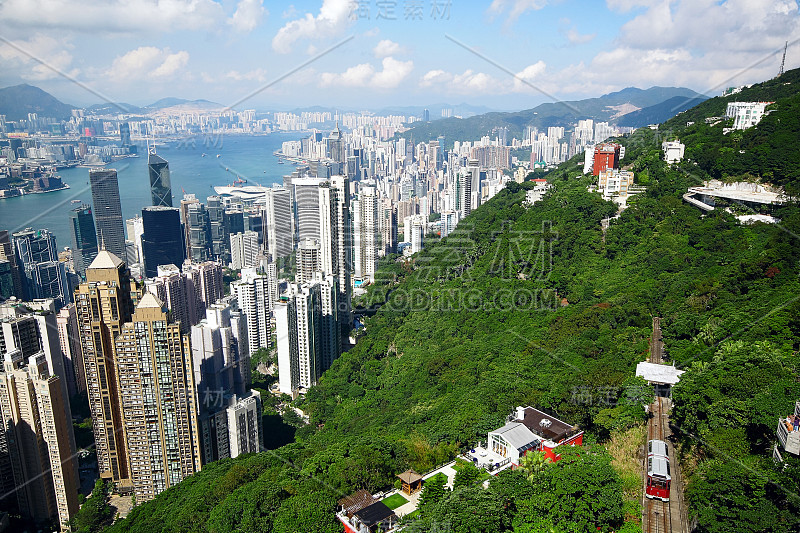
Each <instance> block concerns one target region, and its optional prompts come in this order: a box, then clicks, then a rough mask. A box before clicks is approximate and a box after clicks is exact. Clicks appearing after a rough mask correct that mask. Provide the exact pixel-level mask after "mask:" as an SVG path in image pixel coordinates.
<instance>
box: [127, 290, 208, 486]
mask: <svg viewBox="0 0 800 533" xmlns="http://www.w3.org/2000/svg"><path fill="white" fill-rule="evenodd" d="M115 355H116V363H117V368H118V369H119V375H118V379H119V402H120V406H121V412H122V420H123V425H124V428H125V433H124V443H125V447H126V451H127V455H128V461H129V465H130V478H131V482H132V484H133V489H134V493H135V495H136V501H137V502H145V501H149V500H151V499H153V498H154V497H155V496H156V495H158V494H160V493H161V492H163V491H165V490H166V489H168V488H170V487H173V486H175V485H177V484H178V483H180V482H181V481H182V480H183V479H185V478H186V477H187V476H190V475H192V474H194V473H195V472H197V471H199V470H200V441H199V433H198V426H197V402H196V398H195V394H194V374H193V371H192V358H191V349H190V345H189V337H187V336H185V335H182V334H181V330H180V327H179V326H178V324H175V323H173V322H172V321H171V320H169V318H168V316H167V313H166V311H165V310H164V309H163V308H162V303H161V302H160V301H159V300H158V299H157V298H156V297H155V296H154V295H153V294H151V293H147V294H145V295H144V296H142V299H141V300H140V301H139V303H138V305H137V306H136V311H135V312H134V313H133V316H132V317H131V320H130V321H128V322H126V323H125V324H124V325H123V326H122V328H121V330H120V334H119V336H118V337H117V340H116V354H115Z"/></svg>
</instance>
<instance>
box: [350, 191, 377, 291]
mask: <svg viewBox="0 0 800 533" xmlns="http://www.w3.org/2000/svg"><path fill="white" fill-rule="evenodd" d="M379 246H380V232H379V231H378V198H377V196H376V194H375V188H374V187H362V188H361V190H360V191H359V193H358V198H356V199H355V200H353V263H354V268H353V276H354V278H355V279H356V280H357V281H360V282H365V281H374V279H375V271H376V270H377V268H378V247H379Z"/></svg>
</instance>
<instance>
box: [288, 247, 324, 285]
mask: <svg viewBox="0 0 800 533" xmlns="http://www.w3.org/2000/svg"><path fill="white" fill-rule="evenodd" d="M326 245H330V242H328V243H326ZM296 265H297V274H296V276H295V279H296V281H297V282H298V283H310V282H311V280H313V279H314V275H315V274H316V273H317V272H319V271H320V269H321V266H322V265H321V263H320V243H319V241H317V240H315V239H303V240H302V241H300V245H299V246H298V247H297V262H296Z"/></svg>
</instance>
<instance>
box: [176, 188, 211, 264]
mask: <svg viewBox="0 0 800 533" xmlns="http://www.w3.org/2000/svg"><path fill="white" fill-rule="evenodd" d="M181 207H182V208H183V207H185V208H186V211H185V213H186V216H185V217H184V221H185V229H186V239H187V240H186V253H187V256H186V257H187V258H188V259H189V260H190V261H192V262H193V263H199V262H203V261H208V260H209V259H210V258H211V226H210V224H209V221H208V210H206V206H205V205H203V204H201V203H200V202H197V201H195V202H189V203H186V204H185V205H184V204H183V203H181Z"/></svg>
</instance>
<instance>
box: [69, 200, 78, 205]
mask: <svg viewBox="0 0 800 533" xmlns="http://www.w3.org/2000/svg"><path fill="white" fill-rule="evenodd" d="M70 203H71V204H79V203H81V201H80V200H72V201H71V202H70Z"/></svg>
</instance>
